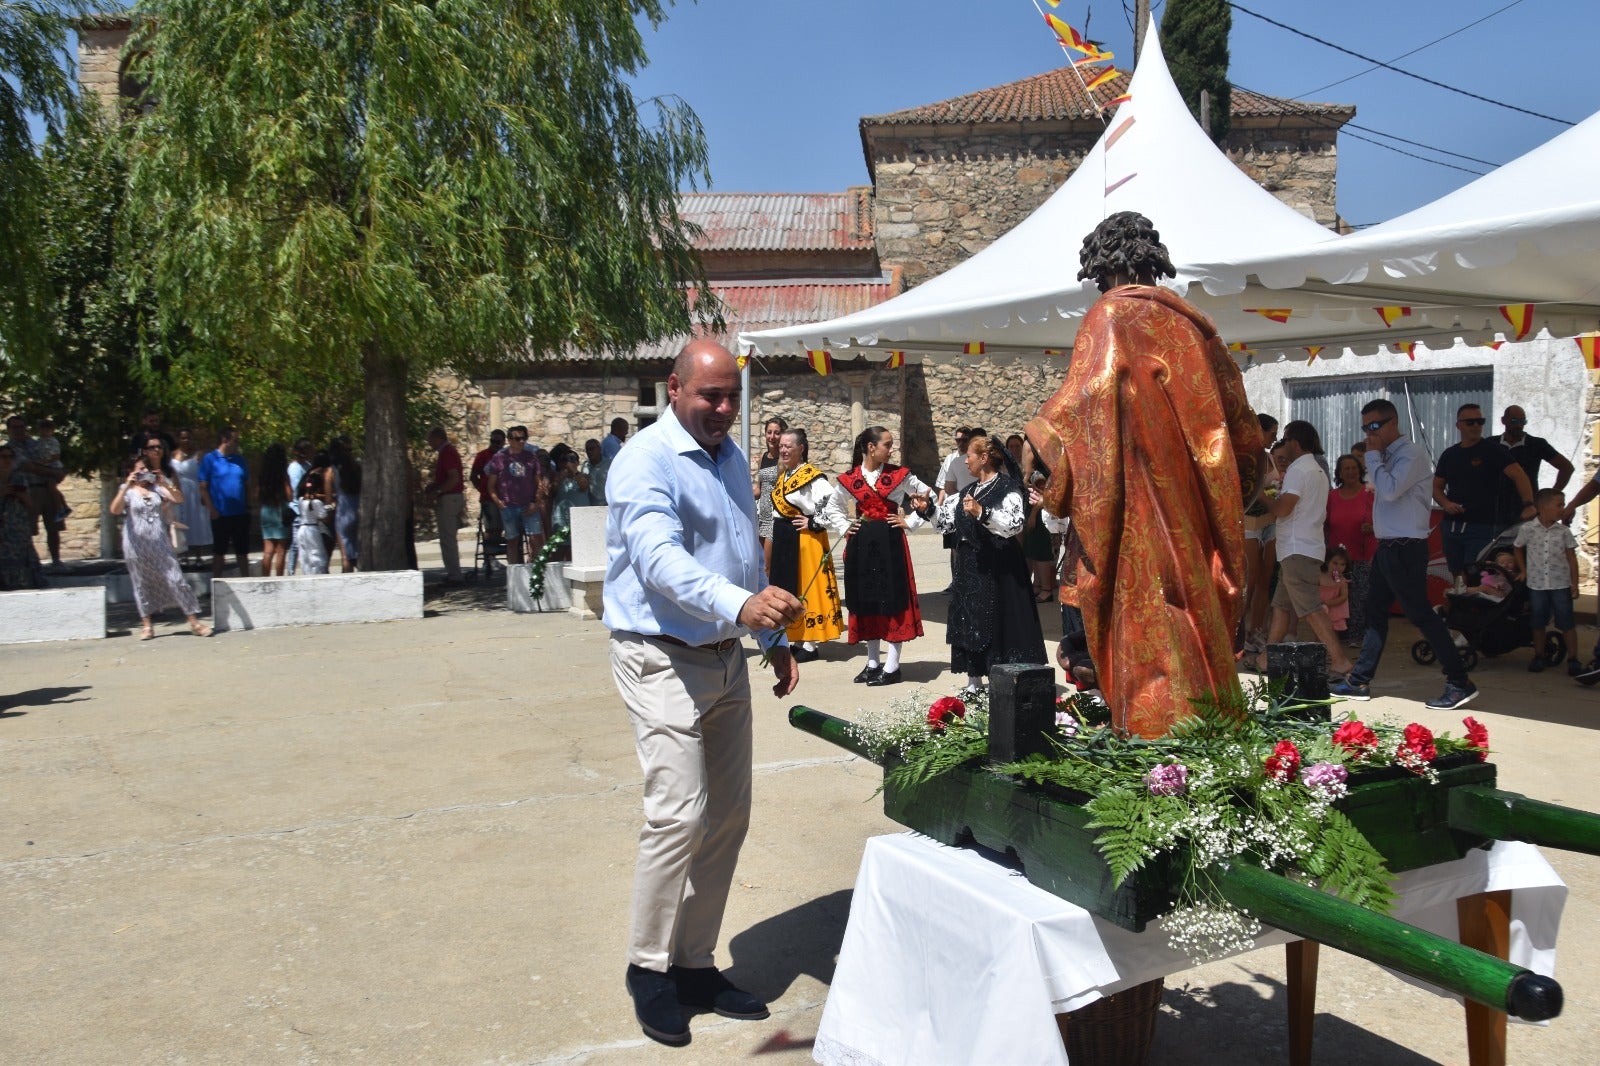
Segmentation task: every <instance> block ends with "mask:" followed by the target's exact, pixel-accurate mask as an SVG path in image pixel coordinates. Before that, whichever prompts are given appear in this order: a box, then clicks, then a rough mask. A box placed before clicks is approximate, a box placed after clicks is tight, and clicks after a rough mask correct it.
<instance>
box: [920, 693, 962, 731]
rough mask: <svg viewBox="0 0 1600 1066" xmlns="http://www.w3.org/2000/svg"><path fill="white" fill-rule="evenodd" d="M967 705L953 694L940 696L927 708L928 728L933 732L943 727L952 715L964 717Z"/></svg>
mask: <svg viewBox="0 0 1600 1066" xmlns="http://www.w3.org/2000/svg"><path fill="white" fill-rule="evenodd" d="M966 716H967V705H966V704H965V703H962V702H961V701H960V700H958V699H956V698H955V697H954V696H941V697H939V698H938V699H936V700H934V701H933V706H932V707H929V708H928V728H929V729H931V730H933V731H934V732H935V733H937V732H939V731H940V730H942V729H944V727H945V723H946V722H948V721H950V719H951V718H952V717H955V718H965V717H966Z"/></svg>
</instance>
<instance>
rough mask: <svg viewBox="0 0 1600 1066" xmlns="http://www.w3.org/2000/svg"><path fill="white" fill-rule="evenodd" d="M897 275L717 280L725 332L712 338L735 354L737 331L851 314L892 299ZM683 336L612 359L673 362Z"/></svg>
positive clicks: (715, 289) (895, 272) (897, 286)
mask: <svg viewBox="0 0 1600 1066" xmlns="http://www.w3.org/2000/svg"><path fill="white" fill-rule="evenodd" d="M902 287H903V286H902V283H901V280H900V270H899V268H895V269H893V270H888V271H884V272H883V273H882V274H880V275H878V276H877V277H871V278H777V279H769V280H763V281H716V282H712V283H711V289H712V291H713V292H715V293H716V295H717V298H718V299H720V300H721V301H722V305H723V312H722V314H723V319H724V321H725V322H726V323H727V327H728V328H727V331H726V332H724V333H712V334H707V336H710V337H712V338H713V339H714V340H716V341H717V342H718V343H720V344H722V345H723V347H725V348H727V349H728V350H729V351H736V350H737V347H738V341H739V333H740V331H741V330H753V329H770V328H772V327H775V326H797V325H802V324H804V323H806V322H822V321H825V320H827V319H830V318H837V317H839V316H840V315H848V314H853V313H854V312H856V311H862V310H865V309H866V308H868V307H872V306H873V305H875V304H880V303H882V302H883V301H885V300H887V299H889V297H891V296H897V295H899V293H900V290H901V288H902ZM687 340H688V337H671V338H668V339H666V340H663V341H658V342H656V343H655V344H646V345H642V346H640V347H639V348H636V349H634V350H633V351H632V352H627V353H624V354H622V355H620V356H608V357H606V358H612V359H672V358H674V357H676V356H677V354H678V351H679V349H681V348H682V347H683V346H684V343H685V342H686V341H687Z"/></svg>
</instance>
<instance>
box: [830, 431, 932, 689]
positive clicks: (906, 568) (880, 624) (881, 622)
mask: <svg viewBox="0 0 1600 1066" xmlns="http://www.w3.org/2000/svg"><path fill="white" fill-rule="evenodd" d="M931 491H932V490H931V489H929V488H928V486H927V485H926V484H924V483H923V482H922V481H921V480H920V479H918V477H917V475H915V474H913V473H912V472H911V471H910V470H909V469H907V468H906V467H903V466H895V465H894V464H893V463H885V464H884V465H883V466H881V467H879V468H878V469H876V470H868V469H866V467H864V466H858V467H855V468H854V469H852V470H850V471H849V472H848V473H844V474H840V475H839V487H838V488H837V489H835V490H834V493H833V501H832V502H833V507H834V509H835V510H836V511H837V512H838V514H839V520H841V521H842V520H844V518H845V516H846V515H847V514H848V513H849V507H850V503H851V501H852V500H854V501H855V505H856V514H857V516H858V517H859V518H860V519H861V524H860V525H859V526H858V527H856V531H855V533H853V534H851V536H850V539H849V540H848V541H847V542H846V544H845V549H844V605H845V606H846V607H847V608H849V610H850V643H852V644H854V643H856V642H858V641H865V642H866V644H867V670H868V671H876V670H877V669H878V643H879V641H881V640H888V641H889V642H890V644H889V658H888V662H887V663H885V664H884V666H883V672H884V673H886V674H891V675H896V677H898V671H899V669H900V645H901V644H902V643H904V642H905V641H908V640H911V639H913V638H914V637H920V636H922V610H921V608H920V607H918V605H917V579H916V575H915V574H914V573H913V572H912V569H911V553H910V552H909V551H907V549H906V536H905V534H904V533H903V532H901V531H900V530H898V529H896V528H895V527H894V526H891V525H890V524H889V522H888V518H889V516H890V515H892V514H894V513H895V512H896V511H899V510H901V509H902V508H903V507H904V504H905V502H906V497H908V496H920V495H923V494H925V493H930V492H931ZM905 510H906V525H907V527H909V528H911V529H916V528H917V527H918V526H920V525H922V516H921V515H919V514H917V513H916V511H914V510H911V509H909V508H907V509H905ZM836 531H837V532H841V533H842V532H843V531H844V530H843V529H838V530H836Z"/></svg>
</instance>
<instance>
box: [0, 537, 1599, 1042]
mask: <svg viewBox="0 0 1600 1066" xmlns="http://www.w3.org/2000/svg"><path fill="white" fill-rule="evenodd" d="M912 543H913V547H914V552H913V554H914V557H915V561H916V565H917V570H918V575H919V584H920V585H921V586H922V587H923V588H924V589H939V588H942V587H943V586H944V584H945V583H946V580H947V577H948V569H947V566H946V562H945V555H944V552H943V551H942V550H941V549H940V547H939V542H938V539H937V538H936V537H933V536H931V535H928V534H918V535H916V536H914V537H913V538H912ZM467 558H469V559H470V554H469V555H468V556H467ZM425 565H428V560H427V559H426V558H425ZM433 565H436V562H435V563H434V564H433ZM431 576H432V577H437V576H438V574H437V572H435V573H434V574H433V575H431ZM428 603H429V614H428V617H426V618H424V619H421V620H416V621H404V622H389V623H382V624H371V625H354V626H329V627H316V628H305V629H281V630H261V631H251V632H238V633H228V634H221V635H218V636H216V637H213V638H211V639H209V640H201V639H198V638H194V637H191V636H188V635H187V633H186V632H185V631H184V630H183V629H182V627H181V621H179V620H173V619H169V620H167V622H166V623H165V624H163V625H160V626H159V627H158V630H159V632H160V639H157V640H155V641H151V642H148V643H143V644H141V643H138V642H137V641H135V640H133V639H132V637H131V636H130V635H118V636H115V637H112V638H110V639H107V640H103V641H96V642H81V643H72V644H52V645H32V646H11V647H5V648H0V678H3V681H0V810H3V811H4V832H3V833H0V885H3V890H4V900H5V908H6V913H5V917H4V923H5V937H4V941H3V945H0V1003H3V1004H4V1010H3V1013H0V1061H3V1062H8V1063H10V1062H14V1063H75V1064H76V1063H178V1062H185V1063H187V1062H216V1063H290V1062H365V1063H482V1062H493V1063H551V1062H570V1063H585V1064H608V1063H618V1062H634V1063H651V1062H671V1063H679V1064H686V1063H721V1062H728V1061H733V1060H736V1059H746V1058H752V1059H754V1060H755V1061H773V1062H791V1063H798V1062H803V1061H808V1060H809V1055H810V1049H809V1043H808V1042H809V1039H810V1037H811V1036H812V1035H813V1034H814V1033H815V1030H816V1025H817V1022H818V1020H819V1018H820V1015H821V1007H822V1003H823V1001H824V999H825V998H826V996H827V990H828V981H829V978H830V975H831V973H832V968H833V961H834V957H835V955H836V953H837V951H838V945H839V940H840V937H841V936H842V933H843V929H844V922H845V919H846V917H847V915H848V909H849V902H850V890H851V886H852V885H853V883H854V880H855V874H856V866H857V862H858V860H859V858H860V854H861V847H862V843H863V841H864V840H865V839H866V838H867V837H868V836H871V835H874V834H877V833H884V832H894V831H897V829H898V828H899V827H898V826H896V825H895V824H894V823H892V822H890V821H888V820H887V819H885V818H884V817H883V815H882V813H881V809H880V807H879V805H878V803H877V801H876V800H874V799H873V791H874V789H875V788H876V786H877V783H878V780H879V778H880V774H879V772H878V770H877V768H876V767H873V766H871V765H870V764H864V763H862V762H860V761H859V760H855V759H853V758H851V757H849V756H847V755H846V754H845V753H844V752H842V751H841V750H839V749H837V748H834V747H832V746H830V745H827V744H825V743H823V742H821V741H819V740H816V739H814V738H812V737H809V736H807V735H804V734H801V733H799V732H797V731H795V730H793V729H791V728H789V727H788V725H787V724H786V723H785V721H784V712H785V710H786V708H787V706H788V705H789V704H790V703H793V702H804V703H807V704H810V705H812V706H816V707H819V708H822V709H825V710H830V711H834V712H836V713H840V714H844V715H846V716H849V715H850V714H851V713H852V712H853V711H854V710H855V709H856V708H858V707H860V706H862V705H863V704H865V703H867V702H869V701H877V700H880V699H886V698H890V697H891V696H898V695H902V694H905V693H907V692H909V691H910V690H912V689H913V688H914V687H915V686H914V685H911V684H908V685H903V686H901V687H900V688H898V689H889V690H883V689H879V690H867V689H865V688H863V687H861V686H855V685H852V684H851V683H850V678H851V677H852V676H853V675H854V673H855V672H856V670H857V669H858V668H859V665H860V663H861V655H860V652H859V651H857V650H855V649H849V648H846V647H843V646H838V645H836V646H834V647H832V648H830V649H828V651H827V656H828V658H827V659H826V660H825V661H822V662H818V663H814V664H808V665H807V666H806V667H804V668H803V671H804V672H803V676H802V684H801V688H800V691H799V692H798V693H797V694H796V696H795V697H793V698H791V699H789V700H784V701H779V700H778V699H776V698H775V697H773V696H772V694H771V692H770V690H769V689H768V688H767V687H766V686H765V685H763V684H762V683H761V682H760V680H759V679H757V680H756V692H757V700H756V717H757V728H756V763H757V769H756V781H755V812H754V821H753V825H752V828H751V833H750V838H749V840H748V842H747V844H746V846H745V850H744V854H743V857H742V859H741V862H740V866H739V872H738V875H737V878H736V883H735V888H734V894H733V897H732V900H731V902H730V905H729V910H728V917H727V921H726V923H725V926H724V930H723V938H724V944H725V946H726V947H725V951H724V952H722V953H721V954H720V960H719V961H721V962H722V964H723V965H724V966H725V968H727V969H728V971H729V973H730V975H731V976H732V977H733V978H734V979H735V980H736V981H739V982H740V983H742V984H744V985H746V986H747V987H749V988H750V989H751V990H752V991H755V992H757V993H759V994H762V995H764V996H767V997H769V998H770V999H771V1000H772V1003H773V1017H772V1018H771V1019H770V1020H768V1021H766V1022H731V1021H726V1020H724V1019H720V1018H716V1017H714V1016H709V1015H708V1016H702V1017H700V1018H698V1019H696V1021H695V1023H694V1042H693V1044H691V1045H690V1046H689V1047H688V1048H686V1049H683V1050H679V1051H674V1050H670V1049H666V1048H662V1047H660V1046H658V1045H655V1044H653V1043H651V1042H650V1041H648V1040H646V1039H645V1038H643V1037H642V1036H641V1034H640V1033H639V1030H638V1027H637V1026H636V1025H635V1023H634V1021H633V1018H632V1014H631V1007H630V1004H629V1001H628V998H627V996H626V993H625V992H624V990H623V986H622V970H623V961H624V960H623V944H624V938H625V933H626V929H625V922H626V914H627V896H628V892H629V888H630V884H631V875H632V863H633V844H634V837H635V834H636V832H637V828H638V820H639V802H640V789H639V768H638V763H637V761H636V759H635V757H634V754H633V746H632V738H631V733H630V731H629V728H628V725H627V721H626V717H625V715H624V713H623V711H622V709H621V706H620V703H619V701H618V698H617V696H616V693H615V690H614V688H613V687H612V683H611V679H610V674H609V669H608V667H607V664H606V635H605V632H604V631H603V630H602V629H601V628H600V627H599V625H598V623H584V622H579V621H577V620H575V619H573V618H571V617H569V616H566V615H514V614H511V613H510V612H508V611H506V610H505V609H504V608H503V594H502V593H500V592H497V591H496V590H494V589H490V590H487V591H485V590H481V589H477V588H474V587H472V586H469V587H467V588H465V589H457V590H448V591H446V590H442V589H439V588H437V587H432V588H430V592H429V599H428ZM924 605H925V611H926V614H927V616H928V627H927V628H928V635H927V636H926V637H924V638H923V639H922V640H920V641H917V642H915V643H913V644H911V645H910V646H909V647H908V652H907V661H906V667H905V672H906V675H907V677H908V679H910V680H911V681H913V682H915V683H917V684H921V685H924V686H927V687H928V691H929V692H930V693H934V692H939V693H941V694H942V692H943V691H946V690H948V688H949V687H950V686H951V685H952V684H953V683H954V682H953V680H952V679H951V677H950V675H949V674H948V673H947V672H945V671H944V666H945V664H946V661H947V660H946V658H945V656H946V649H945V645H944V640H943V638H944V631H943V626H942V624H941V619H942V608H943V597H942V596H940V595H938V594H934V593H930V594H927V595H925V597H924ZM1045 617H1046V618H1047V619H1048V618H1050V617H1051V612H1049V611H1048V610H1047V611H1046V613H1045ZM124 624H125V625H126V623H124ZM1049 625H1050V628H1049V629H1047V633H1050V632H1053V630H1054V623H1053V622H1050V623H1049ZM1593 635H1594V634H1593V632H1592V631H1585V632H1584V633H1582V634H1581V639H1582V640H1584V641H1585V642H1586V643H1587V642H1591V641H1592V640H1593ZM1405 637H1406V627H1404V626H1403V625H1399V626H1397V627H1396V632H1395V633H1394V639H1393V641H1392V643H1391V652H1390V654H1389V656H1388V657H1386V659H1385V662H1384V666H1383V671H1382V672H1381V673H1380V676H1379V678H1378V680H1377V683H1376V684H1375V685H1374V691H1375V694H1376V695H1378V696H1379V697H1380V698H1379V699H1378V700H1376V701H1375V702H1374V703H1373V704H1372V705H1371V709H1370V710H1364V712H1363V713H1365V714H1377V713H1385V712H1387V713H1391V714H1393V715H1395V716H1397V717H1403V718H1405V719H1407V720H1412V719H1415V720H1419V721H1422V722H1424V723H1425V724H1428V725H1429V726H1431V727H1433V728H1436V729H1451V730H1452V731H1456V732H1459V731H1460V722H1459V719H1460V717H1461V715H1460V713H1456V714H1445V715H1435V714H1433V713H1431V712H1427V711H1425V710H1424V709H1423V708H1422V707H1421V701H1422V700H1424V699H1427V698H1428V697H1431V696H1433V695H1435V694H1437V691H1438V688H1439V675H1438V674H1437V672H1436V671H1434V670H1432V669H1427V670H1425V669H1423V668H1421V667H1417V666H1415V665H1413V664H1411V663H1410V661H1409V658H1408V657H1407V656H1406V653H1405V648H1406V646H1407V645H1408V644H1409V640H1407V639H1405ZM1476 680H1477V682H1478V684H1479V686H1480V687H1481V688H1482V689H1483V695H1482V696H1481V697H1480V698H1479V700H1478V702H1476V703H1475V704H1473V706H1472V708H1471V713H1472V714H1473V715H1474V716H1475V717H1477V718H1479V719H1480V720H1482V721H1483V722H1485V723H1486V724H1487V725H1488V727H1489V730H1490V735H1491V741H1492V743H1493V745H1494V747H1495V749H1496V756H1495V761H1496V763H1497V764H1498V766H1499V768H1500V774H1501V785H1502V787H1504V788H1509V789H1512V790H1515V791H1521V792H1526V793H1528V794H1530V795H1532V796H1535V797H1538V798H1540V799H1546V800H1550V801H1553V802H1560V803H1568V804H1571V805H1574V806H1578V807H1586V808H1588V809H1597V808H1600V801H1597V800H1595V799H1594V797H1593V791H1592V787H1591V784H1590V782H1591V781H1592V779H1593V771H1592V766H1593V762H1594V759H1595V757H1596V755H1597V754H1600V745H1597V744H1596V734H1595V732H1594V730H1595V726H1596V724H1597V723H1600V691H1597V690H1587V689H1581V688H1578V687H1577V686H1574V685H1572V684H1571V683H1570V682H1569V681H1567V679H1566V678H1565V677H1564V676H1560V675H1559V674H1557V673H1551V672H1547V673H1545V674H1541V675H1530V674H1527V673H1526V672H1525V671H1524V670H1523V662H1522V656H1521V655H1518V656H1516V657H1514V659H1512V660H1507V661H1497V660H1490V661H1489V662H1488V663H1487V664H1486V665H1485V666H1484V667H1482V668H1480V670H1479V672H1478V673H1477V675H1476ZM1548 854H1549V857H1550V859H1551V861H1552V862H1553V863H1554V864H1555V866H1556V867H1557V869H1558V870H1560V871H1561V873H1562V874H1563V876H1564V877H1565V878H1566V879H1567V881H1568V883H1569V885H1570V886H1571V888H1572V893H1571V896H1570V898H1569V901H1568V905H1567V912H1566V918H1565V921H1564V923H1563V937H1562V941H1561V957H1560V964H1559V970H1558V973H1557V976H1558V978H1559V979H1560V980H1561V981H1562V983H1563V985H1564V987H1565V990H1566V993H1567V1009H1566V1013H1565V1015H1564V1016H1563V1017H1561V1018H1559V1019H1557V1020H1556V1021H1555V1022H1554V1023H1552V1024H1551V1025H1549V1026H1547V1027H1535V1026H1522V1025H1514V1026H1513V1027H1512V1033H1511V1061H1512V1062H1528V1063H1579V1062H1589V1061H1594V1051H1593V1049H1594V1048H1595V1047H1596V1046H1600V1032H1597V1024H1596V1017H1597V1014H1596V1010H1595V1005H1596V1003H1597V1002H1600V999H1597V997H1600V964H1597V963H1596V962H1595V960H1594V954H1595V947H1596V944H1597V942H1600V860H1596V859H1591V858H1587V857H1581V856H1572V855H1567V854H1564V853H1560V852H1550V853H1548ZM1283 999H1284V991H1283V958H1282V952H1281V951H1279V950H1276V949H1268V950H1264V951H1260V952H1255V953H1252V954H1249V955H1245V956H1242V957H1240V958H1238V959H1234V960H1230V961H1228V962H1224V963H1218V964H1213V965H1210V966H1206V967H1201V968H1198V969H1195V970H1191V971H1188V972H1186V973H1183V974H1179V975H1175V976H1174V977H1172V978H1169V980H1168V989H1167V993H1166V998H1165V1001H1164V1008H1163V1014H1162V1018H1161V1021H1160V1024H1159V1028H1158V1032H1157V1043H1156V1048H1155V1050H1154V1052H1153V1053H1152V1056H1151V1059H1150V1061H1151V1062H1152V1063H1176V1064H1180V1066H1182V1064H1190V1063H1195V1064H1198V1063H1220V1062H1233V1061H1238V1060H1239V1059H1240V1058H1243V1057H1248V1058H1250V1059H1253V1060H1258V1061H1263V1062H1270V1061H1283V1058H1284V1048H1285V1046H1286V1036H1285V1019H1284V1010H1283ZM1318 1007H1319V1019H1318V1039H1317V1054H1318V1059H1319V1061H1328V1062H1334V1061H1340V1062H1345V1063H1352V1064H1360V1063H1374V1064H1376V1063H1399V1064H1403V1066H1410V1064H1420V1063H1428V1062H1437V1063H1457V1062H1464V1061H1465V1039H1464V1035H1463V1029H1462V1025H1461V1012H1460V1009H1459V1008H1458V1007H1456V1006H1455V1005H1454V1004H1452V1003H1450V1002H1449V1001H1446V1000H1443V999H1440V998H1438V997H1435V996H1433V995H1431V994H1428V993H1426V992H1422V991H1420V990H1418V989H1415V988H1412V987H1411V986H1409V985H1406V984H1403V983H1401V982H1399V981H1397V980H1395V979H1392V978H1390V977H1388V976H1387V975H1385V974H1384V973H1383V972H1382V971H1380V970H1378V969H1377V968H1375V967H1373V966H1371V965H1369V964H1367V963H1365V962H1362V961H1360V960H1357V959H1352V958H1349V957H1346V956H1342V955H1339V954H1338V953H1336V952H1332V951H1326V952H1324V953H1323V965H1322V979H1321V988H1320V995H1319V1001H1318Z"/></svg>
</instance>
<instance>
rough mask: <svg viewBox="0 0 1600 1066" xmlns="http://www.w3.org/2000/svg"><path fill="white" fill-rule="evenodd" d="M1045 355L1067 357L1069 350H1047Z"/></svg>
mask: <svg viewBox="0 0 1600 1066" xmlns="http://www.w3.org/2000/svg"><path fill="white" fill-rule="evenodd" d="M1044 354H1045V355H1066V354H1067V350H1066V349H1065V348H1046V349H1045V350H1044Z"/></svg>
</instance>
